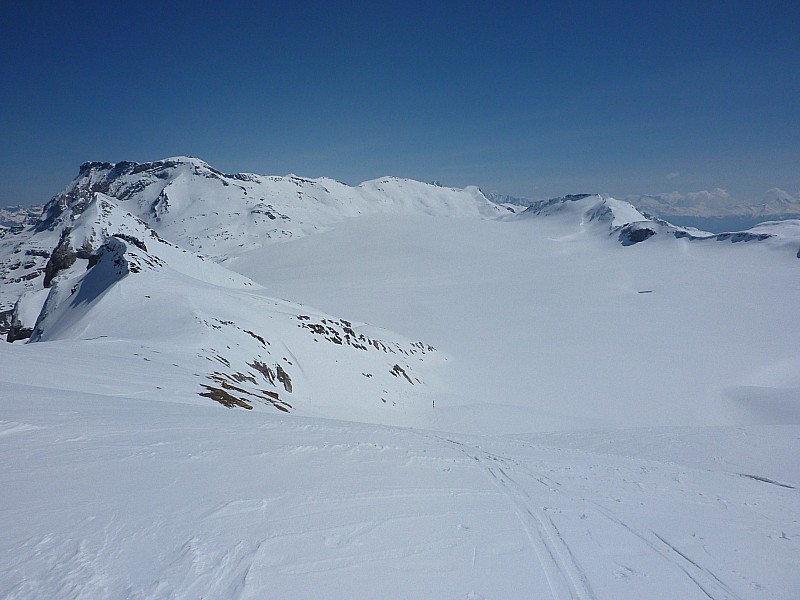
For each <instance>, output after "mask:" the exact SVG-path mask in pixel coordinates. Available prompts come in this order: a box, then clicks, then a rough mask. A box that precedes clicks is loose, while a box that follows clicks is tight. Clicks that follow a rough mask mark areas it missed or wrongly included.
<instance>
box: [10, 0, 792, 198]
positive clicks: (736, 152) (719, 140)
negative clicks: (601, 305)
mask: <svg viewBox="0 0 800 600" xmlns="http://www.w3.org/2000/svg"><path fill="white" fill-rule="evenodd" d="M252 4H257V3H252ZM492 4H494V3H489V2H438V3H434V6H431V5H430V3H425V2H415V1H411V0H409V1H406V2H402V3H390V4H385V5H384V4H382V3H374V2H370V3H363V4H361V3H347V4H344V3H342V4H341V5H338V4H336V3H332V2H326V3H323V2H302V1H299V0H298V1H295V2H265V3H263V4H262V5H261V6H252V5H251V3H237V2H230V3H227V5H225V6H224V7H222V6H221V7H219V8H201V7H200V5H199V4H197V3H185V2H180V1H174V2H149V1H147V0H143V1H140V2H135V3H130V2H126V3H122V2H105V3H66V2H58V3H55V2H52V3H51V2H47V1H44V2H37V3H22V2H15V3H13V4H12V3H7V5H6V6H4V9H3V19H2V22H1V23H0V78H1V79H0V81H2V85H1V86H0V133H2V135H0V204H3V205H5V204H15V203H18V202H21V203H32V202H42V201H46V200H47V199H48V198H49V197H50V196H51V195H52V194H54V193H55V192H57V191H59V190H60V189H61V188H62V187H63V186H64V185H65V184H66V183H67V182H68V181H69V180H70V179H71V178H72V177H74V176H75V175H76V174H77V171H78V166H79V165H80V163H81V162H83V161H85V160H103V161H110V162H115V161H119V160H135V161H140V162H141V161H148V160H155V159H159V158H164V157H167V156H173V155H178V154H188V155H192V156H199V157H201V158H203V159H204V160H206V161H208V162H209V163H210V164H212V165H213V166H215V167H217V168H219V169H222V170H224V171H252V172H257V173H262V174H285V173H289V172H292V173H297V174H300V175H305V176H310V177H315V176H322V175H325V176H329V177H334V178H337V179H340V180H342V181H345V182H347V183H358V182H360V181H363V180H366V179H371V178H375V177H379V176H382V175H398V176H402V177H412V178H415V179H420V180H423V181H430V180H433V179H437V180H440V181H441V182H442V183H444V184H446V185H452V186H459V187H460V186H464V185H469V184H475V185H479V186H481V187H482V188H484V189H486V190H494V191H500V192H505V193H510V194H515V195H523V196H528V197H534V196H538V197H548V196H556V195H561V194H565V193H576V192H584V191H586V192H608V193H611V194H614V195H617V196H623V195H628V194H640V193H656V192H666V191H673V190H676V191H681V192H690V191H696V190H702V189H713V188H718V187H719V188H724V189H726V190H728V191H729V192H730V193H731V195H732V196H734V197H736V198H758V197H760V196H761V195H762V194H763V193H764V192H765V191H766V190H767V189H769V188H771V187H774V186H777V187H780V188H783V189H786V190H788V191H790V192H799V191H800V8H797V5H796V3H792V2H782V3H778V2H752V3H751V2H729V3H719V2H714V3H703V2H691V3H681V2H677V3H676V2H672V3H633V2H597V3H594V2H553V3H539V2H507V3H503V4H502V6H500V7H498V6H492Z"/></svg>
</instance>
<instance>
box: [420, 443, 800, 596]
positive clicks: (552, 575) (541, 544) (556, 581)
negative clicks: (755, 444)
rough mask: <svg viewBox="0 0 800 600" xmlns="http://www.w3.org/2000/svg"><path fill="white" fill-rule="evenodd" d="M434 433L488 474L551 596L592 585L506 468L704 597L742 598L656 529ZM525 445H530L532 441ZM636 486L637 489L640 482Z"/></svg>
mask: <svg viewBox="0 0 800 600" xmlns="http://www.w3.org/2000/svg"><path fill="white" fill-rule="evenodd" d="M426 437H427V436H426ZM435 437H437V438H438V439H440V440H442V441H444V442H447V443H450V444H453V445H456V446H458V447H459V449H460V450H461V451H462V452H463V453H464V454H465V455H466V456H467V457H468V458H469V460H471V461H474V462H477V463H479V464H480V465H481V467H482V468H483V469H484V470H485V471H486V472H487V474H488V475H489V476H490V478H491V480H492V483H493V484H494V485H495V487H497V489H498V490H499V491H501V492H502V493H503V495H504V496H505V497H506V498H507V499H508V500H509V502H510V503H511V505H512V507H513V510H514V512H515V514H516V515H517V518H518V519H519V521H520V522H521V524H522V526H523V529H524V530H525V533H526V535H527V537H528V539H529V540H530V543H531V547H532V548H533V549H534V551H535V553H536V555H537V557H538V559H539V562H540V564H541V567H542V569H543V571H544V573H545V576H546V577H547V581H548V584H549V586H550V590H551V595H552V597H553V599H554V600H565V599H576V600H597V598H598V597H597V596H596V595H595V592H594V591H593V589H592V586H591V583H590V578H589V576H588V574H587V573H586V571H585V570H584V569H583V568H582V567H581V565H580V562H579V560H578V559H577V557H576V556H575V553H574V552H573V550H572V548H571V547H570V545H569V543H568V541H567V540H566V539H565V538H564V536H563V535H562V533H561V532H560V530H559V529H558V527H557V526H556V523H555V521H554V520H553V518H552V517H551V516H550V515H549V514H548V507H547V506H541V504H542V503H541V502H540V501H538V500H536V499H534V498H533V497H532V496H531V494H530V493H529V492H528V491H527V490H526V488H525V487H524V486H523V485H522V484H520V483H519V481H518V478H517V477H515V476H512V475H511V474H510V473H514V472H519V473H521V474H523V475H524V476H526V477H528V478H530V479H532V480H533V481H536V482H537V483H538V484H540V485H541V486H542V487H543V488H544V489H545V490H546V491H547V492H549V493H560V494H561V498H560V504H559V505H560V506H561V507H565V506H566V505H568V504H570V503H575V504H580V505H581V506H582V508H583V510H584V511H587V510H589V511H591V512H593V513H596V514H599V515H601V516H602V517H603V518H605V519H607V520H608V521H609V522H611V523H613V524H614V525H615V526H617V527H619V528H621V529H622V530H624V532H626V533H627V534H629V535H632V536H634V537H635V538H637V539H638V540H639V541H641V542H642V543H644V544H645V546H646V547H647V548H648V549H649V550H650V552H651V553H652V554H653V555H655V556H657V557H659V559H661V560H663V561H665V562H667V563H668V564H669V565H670V566H672V567H675V568H677V569H678V570H679V571H680V572H681V573H682V574H683V575H685V577H686V578H688V580H689V581H691V583H692V584H693V585H694V586H695V587H696V588H697V589H698V590H699V591H700V592H701V593H702V594H703V596H704V597H707V598H709V599H710V600H744V599H743V598H742V596H740V595H738V594H737V593H736V592H735V591H734V590H733V589H731V587H730V586H729V585H728V584H726V583H725V582H724V581H723V580H722V579H721V578H720V577H718V576H717V575H716V574H715V573H714V572H713V571H712V570H710V569H709V568H707V567H704V566H702V565H701V564H700V563H699V562H697V561H696V560H695V559H693V558H691V557H690V556H689V555H688V554H687V553H686V552H684V551H681V550H680V549H679V548H678V547H676V546H675V545H674V544H672V543H670V542H669V541H668V540H667V539H666V538H665V537H664V536H663V535H662V534H659V533H657V532H656V531H654V530H652V529H648V531H647V532H642V531H639V530H637V529H636V528H634V527H632V526H631V525H629V524H628V523H627V522H625V521H623V520H622V519H620V518H619V517H617V516H616V515H615V514H614V513H613V512H612V511H611V510H609V509H608V508H607V507H605V506H603V505H602V504H600V503H598V502H595V501H593V500H590V499H587V498H585V497H582V496H580V495H576V494H574V493H571V492H568V491H567V490H566V489H565V487H564V485H563V484H562V483H561V482H558V481H555V480H554V479H552V478H550V477H548V476H546V475H544V474H541V473H535V472H533V471H531V470H529V469H527V468H526V467H525V466H524V465H523V464H522V463H521V462H520V461H518V460H513V459H510V458H508V457H504V456H501V455H498V454H496V453H491V452H487V451H484V450H482V449H481V448H480V447H474V446H468V445H467V444H464V443H463V442H460V441H457V440H454V439H451V438H445V437H439V436H435ZM530 447H531V448H533V447H532V446H530ZM737 475H740V476H741V477H744V478H749V479H753V480H756V481H759V482H762V483H769V484H774V485H778V486H780V487H784V488H788V489H794V488H793V487H792V486H790V485H787V484H781V483H779V482H775V481H772V480H765V478H762V477H757V476H749V475H746V474H737ZM674 479H675V482H676V483H680V481H681V478H679V477H678V478H674ZM637 485H638V487H639V489H640V490H641V489H642V488H641V485H640V484H637ZM565 501H566V502H565ZM551 510H552V509H551ZM620 567H621V568H624V569H626V570H627V571H631V569H630V568H629V567H626V566H624V565H620Z"/></svg>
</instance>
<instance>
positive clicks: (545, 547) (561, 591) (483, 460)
mask: <svg viewBox="0 0 800 600" xmlns="http://www.w3.org/2000/svg"><path fill="white" fill-rule="evenodd" d="M437 439H440V440H442V441H445V442H449V443H451V444H455V445H457V446H458V447H459V449H460V450H461V451H462V452H463V453H464V454H465V455H466V456H467V457H468V458H470V459H471V460H473V461H476V462H478V463H480V465H481V467H482V468H483V469H484V470H485V471H486V473H487V474H488V476H489V477H490V479H491V481H492V483H493V484H494V485H495V487H497V489H498V490H500V492H502V494H503V495H504V496H505V497H506V498H507V499H508V500H509V502H510V504H511V506H512V508H513V510H514V513H515V514H516V515H517V518H518V519H519V521H520V523H521V524H522V527H523V529H524V530H525V533H526V536H527V538H528V540H529V541H530V544H531V547H532V548H533V550H534V552H535V553H536V556H537V557H538V559H539V563H540V565H541V567H542V570H543V571H544V574H545V577H546V578H547V583H548V585H549V586H550V592H551V595H552V597H553V600H567V599H575V600H596V596H595V594H594V592H593V591H592V587H591V585H590V583H589V579H588V577H587V575H586V572H585V571H584V570H583V569H582V568H581V566H580V564H579V563H578V561H577V559H576V558H575V555H574V554H573V552H572V550H571V549H570V547H569V545H568V544H567V542H566V541H565V540H564V538H563V536H562V535H561V533H560V532H559V531H558V529H557V528H556V526H555V523H554V522H553V520H552V519H550V517H549V516H547V515H546V514H545V513H544V509H542V508H538V506H537V505H536V503H535V502H534V501H533V499H532V498H531V496H530V494H529V493H528V492H527V491H526V490H525V488H524V487H523V486H522V485H520V484H519V483H518V482H517V480H516V479H514V478H513V477H511V476H510V475H509V474H508V472H507V471H506V469H508V460H507V459H506V458H505V457H501V456H498V455H496V454H491V453H488V452H484V451H481V450H480V448H472V447H468V446H466V445H465V444H463V443H461V442H457V441H455V440H452V439H447V438H438V437H437ZM476 451H477V452H476ZM501 465H505V466H506V469H504V468H503V467H502V466H501ZM533 478H534V479H535V480H536V481H537V482H539V483H541V484H542V485H543V486H545V487H547V488H548V490H550V491H551V492H554V491H557V490H556V488H554V487H552V486H551V484H549V483H547V482H545V480H544V478H541V477H536V476H534V477H533ZM551 481H552V480H551ZM553 483H555V482H553Z"/></svg>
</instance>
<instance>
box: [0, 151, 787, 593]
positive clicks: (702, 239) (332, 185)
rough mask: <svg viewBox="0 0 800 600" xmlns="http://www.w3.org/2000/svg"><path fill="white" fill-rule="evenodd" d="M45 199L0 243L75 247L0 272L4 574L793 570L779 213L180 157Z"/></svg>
mask: <svg viewBox="0 0 800 600" xmlns="http://www.w3.org/2000/svg"><path fill="white" fill-rule="evenodd" d="M134 171H136V172H134ZM84 185H90V186H100V187H102V188H103V189H105V192H102V193H101V192H100V191H98V190H95V191H93V192H92V193H91V194H88V193H84V192H86V189H85V188H84V187H81V186H84ZM87 189H88V188H87ZM98 189H99V188H98ZM165 190H166V193H164V192H165ZM245 192H246V193H245ZM62 200H63V206H62V205H60V204H59V202H61V201H62ZM59 206H60V208H59ZM49 208H50V212H49V213H47V214H49V215H50V217H49V218H50V221H49V223H50V226H52V229H50V228H49V227H44V228H39V229H38V230H33V229H31V230H26V231H24V232H22V233H17V234H14V236H12V238H4V239H3V240H0V242H2V243H0V264H13V261H17V260H18V258H16V257H19V256H25V257H31V258H29V259H28V258H26V260H32V261H33V260H34V259H36V260H37V261H38V262H37V265H39V266H37V267H35V268H43V264H44V262H45V261H46V260H47V259H46V257H45V256H39V255H38V254H36V253H29V252H28V251H36V252H38V251H40V250H47V251H52V249H53V248H54V247H55V245H56V244H58V243H59V240H60V239H61V238H60V236H61V231H62V228H63V227H64V226H66V225H68V226H69V227H70V231H69V233H68V234H65V235H67V236H68V237H69V241H70V244H71V247H73V248H81V247H86V248H91V251H92V259H91V262H92V264H93V266H92V267H91V268H89V269H88V270H87V266H88V264H89V261H88V260H86V259H84V258H78V259H77V260H76V262H75V263H74V264H73V265H72V266H70V267H68V268H66V269H64V270H62V271H61V272H60V273H59V274H58V275H57V276H56V277H55V279H54V280H53V281H54V283H53V286H52V287H51V288H49V289H43V288H41V278H39V279H36V278H31V279H27V280H25V282H24V283H23V282H18V281H14V280H15V279H16V278H17V275H16V274H17V273H19V272H28V271H30V270H31V269H33V268H34V267H24V268H23V267H22V266H19V267H15V268H14V269H11V270H10V271H9V272H10V273H11V274H12V275H13V276H9V277H7V278H6V279H4V280H3V281H4V282H3V284H2V286H0V288H2V289H0V292H2V294H3V298H5V297H6V296H7V297H9V298H10V297H12V296H13V297H14V298H16V297H17V296H19V293H21V291H22V290H25V289H30V290H36V291H34V292H33V293H29V294H28V295H26V296H25V297H24V300H23V301H22V306H21V307H20V309H19V316H20V317H21V318H23V320H24V322H25V323H30V322H31V321H32V320H34V319H33V317H32V314H33V313H35V312H37V309H38V307H39V306H40V305H41V304H42V303H43V304H44V307H43V308H42V310H41V313H40V314H38V318H37V319H35V320H36V326H35V328H36V331H35V332H34V335H33V338H32V340H33V343H28V344H19V343H17V344H0V461H2V464H3V465H4V468H3V469H0V489H2V490H3V493H2V494H0V531H2V532H3V535H2V536H0V561H2V564H3V565H4V568H3V569H2V571H0V597H3V598H45V597H46V598H117V597H120V598H122V597H124V598H187V599H188V598H198V597H207V598H264V597H274V598H309V597H325V598H353V597H379V598H409V597H415V598H437V599H439V598H459V599H467V598H470V599H475V598H530V597H534V598H558V599H561V598H579V599H581V600H591V599H601V598H614V599H621V600H625V599H640V598H654V599H658V598H665V599H666V598H669V599H672V598H687V599H694V598H697V599H704V600H706V599H708V598H712V599H714V600H723V599H744V598H748V599H749V598H753V599H761V598H764V599H768V598H769V599H771V598H792V597H796V596H798V595H800V575H798V572H797V569H796V565H797V564H800V522H798V515H800V495H798V488H799V487H800V463H799V462H798V461H797V458H796V457H797V456H798V455H800V405H799V404H798V398H800V375H798V374H800V351H798V349H797V344H796V340H797V337H798V335H797V334H798V333H800V331H798V329H797V327H796V313H797V306H798V305H797V298H798V297H800V295H798V293H800V279H798V277H797V269H798V266H800V262H798V259H797V250H798V248H800V232H798V229H797V227H798V224H797V223H793V222H785V223H776V224H766V225H763V226H761V227H759V228H758V229H757V230H753V231H752V232H749V233H748V234H746V235H745V234H742V235H735V236H712V235H709V234H702V233H699V232H687V231H686V230H683V229H680V228H675V227H672V226H670V225H669V224H664V223H655V222H652V221H649V220H647V219H645V217H644V216H643V215H641V213H639V212H638V211H636V210H635V209H633V207H631V206H630V205H628V204H627V203H624V202H621V201H617V200H615V199H613V198H608V197H603V196H572V197H567V198H563V199H555V200H553V201H548V202H543V203H538V204H535V205H534V206H532V207H531V208H530V209H528V210H526V211H525V212H524V213H522V214H520V215H514V214H512V213H510V212H509V211H507V210H505V209H503V208H502V207H498V206H497V205H493V204H492V203H490V202H488V201H487V200H486V199H485V197H483V195H482V193H481V192H480V191H479V190H478V189H477V188H468V189H466V190H453V189H450V188H441V187H437V186H431V185H427V184H422V183H419V182H414V181H410V180H405V179H399V178H391V177H387V178H381V179H378V180H375V181H372V182H366V183H364V184H362V185H361V186H357V187H355V188H353V187H350V186H346V185H344V184H341V183H339V182H335V181H333V180H330V179H316V180H307V179H303V178H299V177H296V176H287V177H264V176H260V175H252V174H247V175H237V176H233V175H231V176H229V175H224V174H221V173H219V172H218V171H214V170H213V169H212V168H211V167H209V166H208V165H207V164H206V163H204V162H203V161H200V160H199V159H189V158H187V157H175V158H172V159H167V160H165V161H159V162H157V163H148V164H147V165H138V166H137V165H135V163H125V164H122V165H121V166H119V165H117V166H115V165H105V164H100V163H93V164H91V165H85V166H84V168H82V170H81V175H80V176H79V178H78V180H77V181H76V182H74V183H73V184H70V186H68V187H67V189H66V191H65V195H63V196H60V197H57V198H56V201H55V203H54V204H52V205H50V207H49ZM59 211H60V212H59ZM269 215H272V216H271V217H270V216H269ZM631 224H633V225H631ZM626 227H627V228H628V229H626ZM631 227H633V228H631ZM636 228H643V229H647V230H648V231H651V232H652V234H651V235H650V236H649V237H647V238H646V239H644V240H642V241H636V240H638V238H636V236H633V235H629V237H628V238H624V236H623V234H624V233H625V232H626V231H628V232H630V231H634V230H635V229H636ZM634 238H635V239H634ZM624 239H627V240H631V241H633V243H632V244H630V245H627V246H626V245H623V240H624ZM274 242H280V243H274ZM195 251H200V252H203V253H205V254H207V255H213V256H214V257H215V258H216V262H215V261H212V260H211V259H209V258H208V256H205V257H204V256H200V255H198V254H196V253H195ZM40 259H41V260H40ZM2 261H6V262H2ZM15 294H16V296H14V295H15ZM45 296H46V297H47V298H46V300H45V298H44V297H45ZM311 307H316V308H311ZM384 328H388V329H384ZM395 332H397V333H395ZM226 402H227V403H228V404H227V405H230V406H233V407H234V408H225V407H224V406H223V404H226Z"/></svg>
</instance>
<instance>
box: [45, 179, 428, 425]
mask: <svg viewBox="0 0 800 600" xmlns="http://www.w3.org/2000/svg"><path fill="white" fill-rule="evenodd" d="M72 223H73V227H72V228H71V229H69V230H64V231H68V233H67V234H66V235H62V241H61V244H62V245H63V246H66V247H71V248H72V247H78V248H83V247H90V246H93V245H94V244H96V243H97V242H98V241H100V246H99V248H98V249H97V250H96V251H95V252H93V253H92V254H91V255H90V256H89V259H88V261H84V262H86V263H87V264H86V265H82V264H80V262H81V261H80V259H75V263H74V264H72V265H69V266H67V267H65V268H64V269H62V270H61V271H60V272H59V273H58V275H57V276H56V277H55V278H54V279H53V282H52V287H51V288H50V290H49V293H48V295H47V297H46V300H45V301H44V305H43V307H42V309H41V313H40V314H39V315H38V319H37V321H36V323H35V325H34V326H33V327H32V335H31V340H30V341H31V342H53V341H56V340H61V341H71V342H74V343H76V348H84V347H85V346H86V344H85V342H98V341H99V342H100V343H101V344H102V345H103V346H105V347H106V348H108V347H110V346H114V347H115V348H117V347H121V348H123V350H121V352H123V353H124V352H125V350H124V349H126V348H128V349H129V348H130V347H131V344H134V345H136V347H138V350H137V352H135V353H132V355H134V356H142V360H146V361H151V362H154V363H157V365H158V367H159V368H162V369H167V370H172V371H175V372H176V373H175V374H174V375H172V376H171V378H172V379H175V378H177V379H178V380H179V381H178V382H177V383H176V382H173V383H172V384H170V385H168V386H158V391H157V392H156V395H157V396H159V397H164V396H166V397H174V398H181V399H186V398H195V399H196V401H197V402H203V403H205V402H208V400H207V399H211V400H216V401H217V402H220V403H221V404H223V405H225V406H229V407H231V406H240V407H244V408H248V409H250V408H253V407H254V406H259V407H266V408H269V409H275V408H277V409H278V410H282V411H290V410H296V409H297V410H301V412H303V413H305V414H328V415H330V416H338V417H347V418H352V419H360V420H379V421H380V420H385V419H386V418H387V417H385V416H384V417H381V416H380V415H381V413H383V412H386V411H398V410H399V411H402V410H406V409H408V405H409V404H412V405H413V403H414V402H427V397H426V396H424V395H421V392H420V390H421V389H423V388H424V387H425V384H424V381H423V379H422V375H421V373H420V371H421V370H422V368H421V367H422V363H424V362H425V361H426V360H427V359H428V358H429V357H430V356H431V355H432V354H434V353H435V350H434V348H432V347H431V346H428V345H427V344H423V343H422V342H413V343H412V342H411V341H410V340H405V339H404V338H402V337H401V336H396V335H393V334H390V333H389V332H386V331H382V330H379V329H376V328H371V327H368V326H366V325H364V324H362V323H351V322H349V321H345V320H342V319H336V318H334V317H331V316H329V315H325V314H322V313H319V312H318V311H314V310H313V309H307V308H304V307H301V306H298V305H293V304H290V303H286V302H282V301H278V300H274V299H271V298H268V297H265V295H264V294H263V292H262V293H259V291H260V290H261V286H258V285H256V284H254V283H253V282H251V281H250V280H248V279H246V278H245V277H243V276H241V275H238V274H235V273H233V272H231V271H228V270H226V269H224V268H222V267H220V266H218V265H216V264H215V263H213V262H210V261H207V260H205V259H203V258H202V257H199V256H197V255H194V254H193V253H191V252H186V251H184V250H181V249H179V248H178V247H176V246H173V245H172V244H170V243H169V242H165V241H163V240H161V239H160V238H159V237H158V236H157V235H156V234H155V233H154V232H153V231H152V230H150V229H149V228H147V226H146V225H144V224H143V223H142V222H140V221H138V220H137V219H135V218H132V217H131V216H130V215H128V214H127V213H124V212H121V211H120V210H119V209H118V207H116V206H115V205H114V204H113V202H112V201H111V200H110V199H109V198H108V197H106V196H103V195H102V194H99V193H96V194H95V197H94V198H93V199H92V200H91V201H90V202H89V204H88V205H87V206H86V208H85V209H84V211H83V212H82V213H81V214H80V215H79V216H78V217H77V218H76V219H75V220H74V221H73V222H72ZM112 225H113V226H112ZM109 231H116V233H113V234H110V233H108V232H109ZM87 267H88V268H87ZM115 351H116V350H115ZM198 396H200V397H198ZM206 398H207V399H206Z"/></svg>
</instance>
